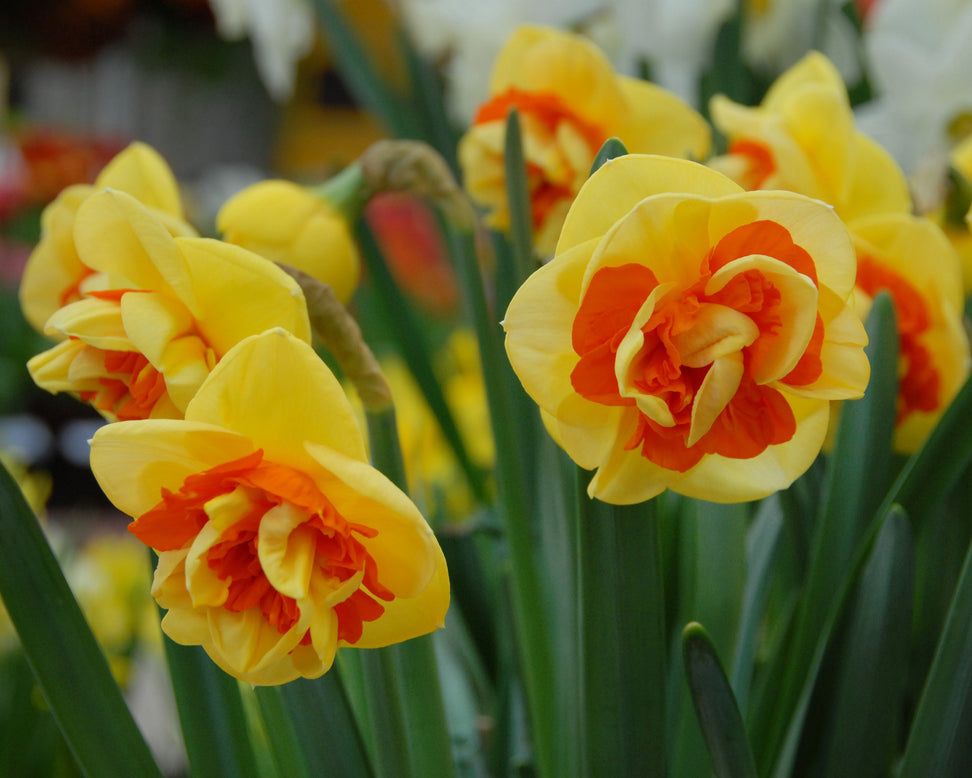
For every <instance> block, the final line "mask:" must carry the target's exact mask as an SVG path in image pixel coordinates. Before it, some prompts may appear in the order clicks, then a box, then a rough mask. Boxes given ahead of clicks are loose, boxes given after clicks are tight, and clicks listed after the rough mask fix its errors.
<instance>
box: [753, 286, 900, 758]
mask: <svg viewBox="0 0 972 778" xmlns="http://www.w3.org/2000/svg"><path fill="white" fill-rule="evenodd" d="M865 327H866V329H867V332H868V338H869V341H870V342H869V345H868V346H867V349H866V353H867V356H868V359H869V361H870V363H871V370H872V379H871V381H870V384H869V386H868V390H867V393H866V395H865V397H864V398H863V399H861V400H855V401H853V402H845V403H843V404H842V406H841V420H840V427H839V429H838V433H837V445H836V447H835V450H834V453H833V456H832V458H831V462H830V467H829V473H828V480H827V483H826V485H825V487H824V499H823V507H822V509H821V511H820V515H819V517H818V520H817V523H816V526H815V528H814V534H813V540H812V547H811V552H810V563H809V568H808V572H807V580H806V584H805V586H804V591H803V593H802V596H801V600H800V605H799V610H798V614H797V622H796V633H795V635H794V640H793V644H792V645H791V647H790V651H789V652H788V668H787V672H786V674H785V676H784V680H783V686H782V688H781V689H779V694H778V696H777V701H776V711H775V713H774V715H772V716H771V717H770V718H769V719H768V722H769V727H770V728H769V732H768V734H767V735H766V736H765V737H760V738H759V739H758V740H757V741H756V742H759V743H760V745H761V746H762V747H763V749H764V750H763V751H762V752H761V753H760V755H759V757H758V759H759V764H760V767H761V771H763V772H765V771H766V769H767V767H768V766H769V765H770V764H773V763H776V762H777V761H778V760H777V756H778V754H779V752H780V749H781V748H782V747H783V738H784V737H785V736H786V732H787V730H788V729H789V728H790V727H791V725H792V722H793V721H794V719H795V717H796V713H795V712H796V711H797V710H798V707H799V705H800V704H801V703H800V700H801V695H802V694H803V692H802V691H801V690H803V689H805V686H804V682H805V679H806V678H807V677H808V676H809V675H810V672H811V668H813V667H814V663H815V661H816V660H815V659H814V657H815V656H816V654H817V647H818V645H819V636H820V635H821V634H822V632H823V626H824V623H825V621H826V619H827V617H828V614H829V613H830V612H831V611H832V609H833V607H834V603H835V602H836V599H835V598H836V596H837V593H838V592H839V591H841V589H842V588H845V587H846V580H847V575H848V571H849V570H850V567H849V562H850V561H851V559H853V557H854V554H855V550H856V549H857V548H858V544H859V541H860V535H861V528H862V526H865V525H864V524H863V521H862V520H861V518H860V516H861V515H862V514H861V512H864V513H863V515H864V516H865V517H866V516H870V515H872V514H873V511H874V509H875V508H876V507H877V505H874V504H871V503H872V502H875V491H874V489H873V488H872V487H871V486H870V485H869V484H871V483H876V484H878V488H880V485H881V484H886V483H887V482H888V478H889V476H888V457H887V455H886V453H885V452H886V451H888V450H890V439H891V434H892V432H893V430H894V419H895V402H896V397H897V364H898V336H897V330H896V328H895V318H894V306H893V304H892V302H891V298H890V297H889V296H888V295H887V293H882V294H879V295H877V296H876V297H875V298H874V303H873V305H872V307H871V312H870V314H869V315H868V317H867V323H866V325H865ZM849 472H853V473H854V477H853V478H849V477H848V476H847V474H848V473H849ZM883 491H884V489H881V491H880V492H877V495H880V494H881V493H882V492H883ZM878 499H879V498H878ZM849 511H851V512H850V513H849ZM813 674H814V675H815V674H816V671H815V670H814V671H813ZM800 718H801V719H802V716H801V717H800Z"/></svg>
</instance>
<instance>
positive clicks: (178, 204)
mask: <svg viewBox="0 0 972 778" xmlns="http://www.w3.org/2000/svg"><path fill="white" fill-rule="evenodd" d="M106 188H110V189H116V190H118V191H121V192H126V193H128V194H130V195H132V196H133V197H135V198H136V199H138V200H139V201H141V202H142V203H143V204H144V205H145V206H146V207H148V208H150V209H152V211H153V212H154V213H155V216H156V217H157V218H158V219H160V220H161V221H162V223H163V224H164V225H165V227H166V229H167V230H168V231H169V232H170V233H171V234H172V235H174V236H175V235H195V234H196V233H195V230H193V228H192V227H191V226H189V224H187V223H186V222H185V221H184V220H183V218H184V213H183V208H182V200H181V198H180V196H179V185H178V183H177V182H176V180H175V177H174V176H173V175H172V171H171V170H170V169H169V166H168V165H167V164H166V162H165V160H164V159H162V157H161V156H159V154H158V153H157V152H156V151H155V150H154V149H152V148H151V147H150V146H147V145H145V144H144V143H133V144H131V145H130V146H129V147H128V148H126V149H125V150H124V151H122V152H121V153H120V154H118V156H116V157H115V158H114V159H113V160H112V161H111V162H109V163H108V165H107V166H106V167H105V169H104V170H102V171H101V174H100V175H99V176H98V177H97V179H95V183H94V185H92V186H89V185H88V184H75V185H74V186H69V187H68V188H67V189H65V190H64V191H63V192H61V194H60V195H58V197H57V198H56V199H55V200H54V202H52V203H51V204H50V205H48V206H47V207H46V208H45V209H44V212H43V214H42V216H41V239H40V242H39V243H38V244H37V246H36V248H35V249H34V251H33V253H32V254H31V255H30V259H28V261H27V266H26V267H25V268H24V275H23V279H22V280H21V284H20V305H21V307H22V308H23V311H24V316H25V318H26V319H27V321H28V322H30V324H31V326H33V327H34V328H35V329H36V330H38V331H40V332H43V331H44V325H45V324H46V323H47V320H48V318H50V316H51V315H52V314H53V313H54V312H55V311H56V310H58V309H59V308H61V307H62V306H64V305H67V304H68V303H70V302H73V301H75V300H78V299H80V298H81V293H82V291H83V289H84V288H85V286H86V285H89V284H90V283H91V280H90V279H89V276H91V275H92V274H93V272H94V271H93V269H92V268H91V267H89V266H88V265H87V264H86V263H85V262H84V261H83V260H82V258H81V257H80V256H79V255H78V251H77V249H76V247H75V242H74V221H75V216H76V214H77V211H78V208H79V207H80V206H81V204H82V203H83V202H84V201H85V200H86V199H87V198H88V197H90V196H91V195H92V194H94V193H95V192H99V191H101V190H103V189H106Z"/></svg>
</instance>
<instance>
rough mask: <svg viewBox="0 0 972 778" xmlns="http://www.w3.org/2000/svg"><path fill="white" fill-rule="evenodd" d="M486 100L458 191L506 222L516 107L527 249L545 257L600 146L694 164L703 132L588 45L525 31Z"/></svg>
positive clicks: (508, 51) (462, 158) (672, 103)
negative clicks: (529, 234) (506, 153)
mask: <svg viewBox="0 0 972 778" xmlns="http://www.w3.org/2000/svg"><path fill="white" fill-rule="evenodd" d="M490 96H491V97H490V99H489V100H488V101H487V102H486V103H484V104H483V105H482V106H480V108H479V111H478V113H477V115H476V117H475V120H474V122H473V126H472V127H471V128H470V130H469V131H468V132H467V133H466V135H465V136H464V137H463V138H462V140H461V141H460V144H459V162H460V165H461V167H462V169H463V175H464V178H465V186H466V189H467V190H468V191H469V193H470V195H471V196H472V197H473V199H474V200H476V201H477V202H479V203H480V204H482V205H483V206H485V207H486V208H487V209H488V210H489V217H488V218H489V220H490V224H491V226H493V227H496V228H498V229H506V228H507V227H508V226H509V223H510V217H509V208H508V205H507V202H506V184H505V172H504V163H503V149H504V144H505V134H506V117H507V114H508V112H509V110H510V109H511V108H516V109H517V111H518V113H519V117H520V127H521V132H522V135H523V156H524V159H525V161H526V165H527V184H528V187H529V190H530V200H531V209H532V214H531V215H532V220H533V229H534V243H535V245H536V248H537V250H538V251H539V252H540V253H542V254H550V253H551V252H552V251H553V249H554V246H555V245H556V242H557V235H558V234H559V232H560V228H561V225H562V224H563V222H564V217H565V216H566V214H567V210H568V208H569V207H570V204H571V202H572V201H573V199H574V197H575V196H576V194H577V192H578V190H579V189H580V187H581V185H582V184H583V183H584V181H585V179H586V178H587V176H588V173H589V172H590V168H591V163H592V162H593V161H594V157H595V155H596V154H597V152H598V150H599V149H600V147H601V145H602V144H603V143H604V141H606V140H608V138H610V137H612V136H616V137H618V138H620V139H621V141H622V142H623V143H624V144H625V146H626V147H627V148H628V150H629V151H632V152H644V153H654V154H668V155H672V156H679V157H689V156H692V157H695V158H697V159H701V158H703V157H705V156H706V155H707V154H708V151H709V142H710V133H709V127H708V125H707V124H706V123H705V121H704V120H703V119H702V117H701V116H700V115H699V114H698V113H696V112H695V111H694V110H692V109H691V108H690V107H689V106H688V105H687V104H685V103H684V102H683V101H682V100H680V99H679V98H678V97H676V96H675V95H673V94H671V93H669V92H666V91H665V90H663V89H661V88H659V87H657V86H655V85H653V84H650V83H648V82H646V81H641V80H639V79H635V78H629V77H627V76H622V75H619V74H617V73H615V71H614V69H613V68H612V66H611V64H610V62H609V61H608V60H607V58H606V57H605V56H604V55H603V54H602V53H601V51H600V50H599V49H598V48H597V47H596V46H595V45H594V44H593V43H591V42H589V41H587V40H586V39H584V38H582V37H580V36H577V35H573V34H570V33H566V32H560V31H558V30H554V29H549V28H544V27H535V26H523V27H520V28H518V29H517V30H516V32H514V33H513V35H512V36H511V37H510V39H509V41H508V42H507V44H506V45H505V46H504V47H503V50H502V51H501V52H500V54H499V57H498V58H497V60H496V64H495V66H494V69H493V74H492V78H491V81H490Z"/></svg>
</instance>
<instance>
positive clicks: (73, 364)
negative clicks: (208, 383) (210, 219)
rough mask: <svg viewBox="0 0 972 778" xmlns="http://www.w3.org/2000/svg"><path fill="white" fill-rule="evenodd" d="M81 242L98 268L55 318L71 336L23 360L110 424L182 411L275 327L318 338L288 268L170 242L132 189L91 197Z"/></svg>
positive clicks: (54, 327) (213, 246)
mask: <svg viewBox="0 0 972 778" xmlns="http://www.w3.org/2000/svg"><path fill="white" fill-rule="evenodd" d="M74 242H75V244H76V247H77V252H78V256H79V257H80V259H81V261H82V262H83V263H84V265H85V266H86V267H89V268H91V269H92V270H93V271H96V273H97V275H93V276H92V277H91V280H92V285H91V288H86V289H85V295H84V297H83V298H82V299H80V300H77V301H75V302H73V303H70V304H69V305H66V306H64V307H63V308H61V309H59V310H58V311H57V312H56V313H55V314H54V315H53V316H51V318H50V319H49V320H48V322H47V331H48V332H50V333H51V334H60V335H61V336H63V337H65V338H66V339H65V340H62V341H61V342H60V343H58V344H57V345H56V346H54V347H53V348H51V349H48V350H47V351H45V352H43V353H41V354H38V355H37V356H35V357H34V358H33V359H31V360H30V361H29V362H28V363H27V367H28V369H29V370H30V374H31V376H32V377H33V379H34V381H35V382H36V383H37V384H38V386H40V387H41V388H43V389H46V390H47V391H49V392H54V393H57V392H71V393H73V394H75V395H77V396H78V397H79V398H80V399H82V400H83V401H85V402H89V403H91V405H93V406H94V407H95V408H96V409H97V410H98V412H99V413H101V415H102V416H104V417H105V418H106V419H108V420H109V421H116V420H119V419H145V418H179V417H181V416H182V414H183V413H184V412H185V410H186V407H187V406H188V404H189V401H190V400H191V399H192V396H193V395H194V394H195V393H196V390H197V389H198V388H199V386H200V385H201V384H202V382H203V380H204V379H205V378H206V376H207V375H209V372H210V371H211V370H212V369H213V366H214V365H215V364H216V363H217V362H218V361H219V359H220V358H221V357H222V356H223V355H224V354H225V353H226V352H227V351H229V350H230V348H232V347H233V346H234V345H236V343H238V342H239V341H241V340H242V339H243V338H245V337H248V336H250V335H254V334H256V333H259V332H263V331H264V330H265V329H268V328H270V327H283V328H285V329H287V330H289V331H291V332H293V333H294V334H295V335H297V336H298V337H300V338H302V339H303V340H306V341H307V342H310V323H309V321H308V316H307V306H306V304H305V302H304V296H303V293H302V292H301V290H300V287H299V286H298V285H297V282H296V281H294V280H293V279H292V278H291V277H290V276H289V275H287V274H286V273H285V272H284V271H283V270H281V269H280V268H278V267H276V266H275V265H274V264H273V263H272V262H268V261H267V260H265V259H263V258H262V257H259V256H257V255H256V254H252V253H251V252H248V251H246V250H245V249H242V248H240V247H239V246H232V245H230V244H228V243H222V242H221V241H217V240H212V239H210V238H189V237H179V238H173V237H172V235H171V234H170V233H169V231H168V230H167V229H166V226H165V224H164V223H163V222H162V220H161V219H159V218H158V216H157V215H156V213H155V212H154V211H152V210H150V209H149V208H146V207H145V206H144V205H142V204H141V203H140V202H138V201H137V200H136V199H135V198H133V197H131V196H130V195H127V194H125V193H124V192H120V191H113V190H107V191H104V192H100V193H96V194H92V195H90V196H89V197H88V198H86V200H85V201H84V202H83V203H82V204H81V205H80V207H79V208H78V212H77V216H76V218H75V225H74ZM94 282H96V283H94Z"/></svg>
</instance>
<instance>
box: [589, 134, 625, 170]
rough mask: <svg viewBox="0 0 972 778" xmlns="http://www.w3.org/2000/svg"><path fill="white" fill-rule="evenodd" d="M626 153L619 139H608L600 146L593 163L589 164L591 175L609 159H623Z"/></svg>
mask: <svg viewBox="0 0 972 778" xmlns="http://www.w3.org/2000/svg"><path fill="white" fill-rule="evenodd" d="M627 153H628V149H627V148H625V145H624V144H623V143H622V142H621V139H620V138H608V139H607V140H606V141H604V143H603V144H601V148H599V149H598V151H597V154H596V155H595V156H594V162H592V163H591V175H594V173H595V171H597V170H598V169H599V168H600V167H601V166H602V165H603V164H604V163H605V162H607V161H608V160H609V159H615V158H617V157H623V156H624V155H625V154H627Z"/></svg>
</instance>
